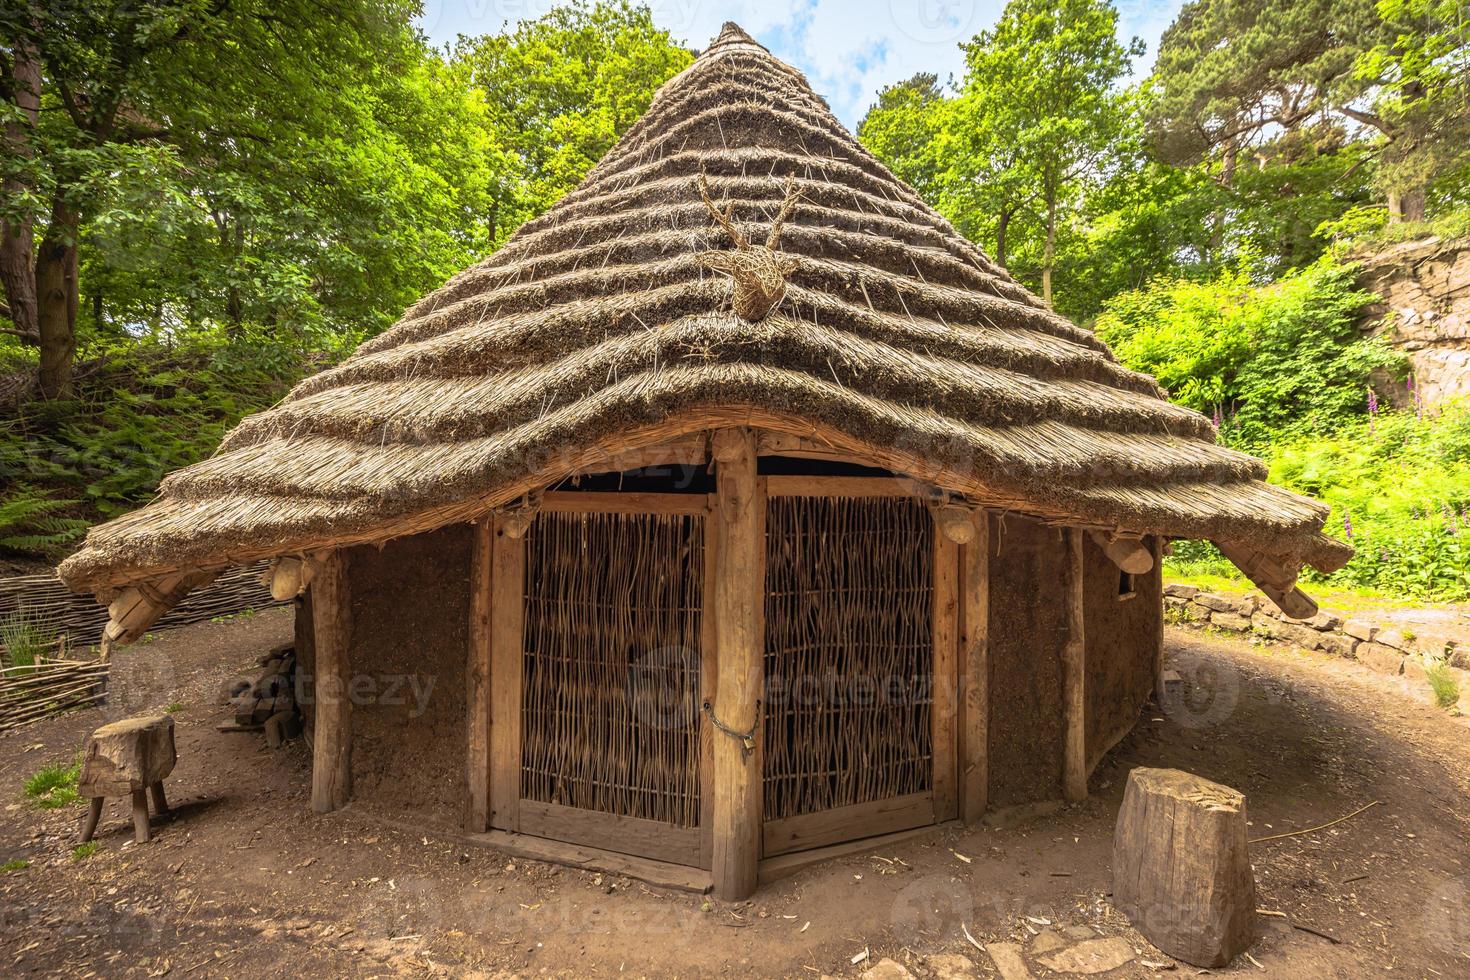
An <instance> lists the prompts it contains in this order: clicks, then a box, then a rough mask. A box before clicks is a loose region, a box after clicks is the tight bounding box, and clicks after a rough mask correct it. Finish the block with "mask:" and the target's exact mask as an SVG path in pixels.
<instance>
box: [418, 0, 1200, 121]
mask: <svg viewBox="0 0 1470 980" xmlns="http://www.w3.org/2000/svg"><path fill="white" fill-rule="evenodd" d="M555 2H556V0H426V2H425V10H424V16H423V18H422V25H423V27H424V30H425V32H426V33H428V35H429V37H431V38H432V39H433V40H435V41H436V42H438V43H441V44H442V43H446V42H450V41H453V40H454V37H455V35H456V34H489V33H496V32H498V31H500V30H502V29H503V26H504V25H505V24H507V23H514V22H515V21H518V20H523V19H526V18H533V17H537V16H540V15H541V14H543V13H545V12H546V11H547V10H549V9H550V8H551V7H552V6H553V5H554V4H555ZM646 2H647V3H648V6H649V8H650V9H652V11H653V15H654V20H655V21H656V22H657V23H658V24H660V25H661V26H663V27H665V28H667V29H668V30H669V32H670V33H672V34H673V35H674V36H675V37H677V38H679V39H680V40H681V41H682V42H684V43H685V44H687V45H689V46H690V47H691V48H694V49H695V50H698V49H701V48H703V47H704V46H705V45H707V44H708V43H709V42H710V41H711V40H712V39H713V38H714V37H715V35H716V34H718V33H719V31H720V26H721V25H722V24H723V23H724V22H725V21H728V20H733V21H735V22H736V23H738V24H739V25H740V26H741V27H743V28H745V30H746V31H748V32H749V33H750V34H751V35H753V36H754V37H755V38H756V40H758V41H760V42H761V43H762V44H764V45H766V47H768V48H770V49H771V51H772V53H774V54H775V55H776V56H777V57H779V58H781V59H783V60H785V61H787V62H790V63H791V64H793V65H795V66H796V67H797V68H799V69H801V70H802V71H803V72H805V73H806V75H807V78H808V79H809V80H810V81H811V83H812V87H813V88H814V89H816V90H817V92H819V93H820V94H821V95H823V96H825V97H826V99H827V101H828V102H830V103H831V105H832V109H833V111H834V112H835V113H836V114H837V116H838V118H840V119H841V120H842V121H843V122H844V123H846V124H847V125H848V126H850V127H855V126H856V125H857V122H858V120H859V119H861V118H862V115H863V113H864V112H865V111H866V110H867V108H868V106H870V105H871V104H872V102H873V99H874V97H875V96H876V95H877V93H878V90H879V89H880V88H882V87H883V86H885V85H891V84H892V83H894V82H898V81H902V80H903V79H905V78H910V77H912V76H913V75H915V74H916V73H918V72H923V71H927V72H933V73H935V74H937V75H938V76H939V77H940V79H941V80H943V79H945V78H947V77H949V76H950V75H952V74H953V75H959V74H961V73H962V72H963V70H964V58H963V55H962V54H961V53H960V49H959V45H960V43H961V42H962V41H966V40H969V38H971V37H973V36H974V35H975V34H976V33H977V32H979V31H981V30H983V29H985V28H987V27H989V26H990V25H992V24H994V23H995V21H996V19H997V18H998V17H999V16H1000V13H1001V10H1002V9H1003V7H1004V3H1003V0H722V2H719V3H715V2H712V0H646ZM1116 2H1117V6H1118V12H1119V17H1120V22H1121V23H1120V30H1119V33H1120V34H1122V35H1123V37H1124V38H1125V39H1126V38H1129V37H1132V36H1135V35H1137V36H1139V37H1142V38H1143V39H1144V41H1145V42H1146V43H1147V44H1148V48H1149V52H1148V55H1147V56H1146V57H1145V58H1144V59H1143V60H1142V62H1140V64H1139V65H1138V66H1137V70H1138V71H1139V72H1140V73H1141V72H1143V71H1146V70H1147V68H1148V66H1149V65H1151V64H1152V62H1153V53H1154V50H1155V48H1157V46H1158V39H1159V35H1160V34H1161V33H1162V32H1163V30H1164V29H1165V28H1166V27H1168V26H1169V24H1170V23H1171V22H1172V21H1173V20H1174V17H1175V15H1176V14H1177V13H1178V11H1179V7H1180V5H1181V0H1116Z"/></svg>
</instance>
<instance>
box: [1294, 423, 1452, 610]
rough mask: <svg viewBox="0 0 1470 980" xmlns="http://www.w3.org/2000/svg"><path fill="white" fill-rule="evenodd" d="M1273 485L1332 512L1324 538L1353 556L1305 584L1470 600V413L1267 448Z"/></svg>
mask: <svg viewBox="0 0 1470 980" xmlns="http://www.w3.org/2000/svg"><path fill="white" fill-rule="evenodd" d="M1266 455H1267V457H1268V462H1269V463H1270V465H1271V480H1272V482H1275V483H1280V484H1282V485H1283V486H1286V487H1289V488H1291V489H1293V490H1297V491H1299V492H1301V493H1306V494H1310V495H1312V496H1314V497H1317V498H1318V499H1320V500H1322V501H1324V502H1325V503H1327V504H1329V505H1330V506H1331V507H1332V513H1331V516H1330V517H1329V518H1328V528H1327V529H1328V531H1329V532H1330V533H1332V534H1333V535H1335V536H1337V537H1341V538H1345V539H1347V540H1349V541H1350V542H1351V543H1352V545H1353V547H1354V548H1355V549H1356V554H1354V556H1353V558H1352V560H1351V561H1350V562H1348V564H1347V566H1346V567H1345V568H1343V569H1342V570H1341V571H1339V572H1337V573H1335V574H1333V575H1330V576H1322V575H1319V574H1317V573H1315V572H1311V571H1308V572H1307V573H1306V574H1305V576H1304V578H1306V580H1307V581H1324V580H1325V581H1327V582H1330V583H1332V584H1336V585H1342V586H1349V587H1355V588H1373V589H1377V590H1379V591H1383V592H1390V593H1394V594H1397V595H1403V596H1409V597H1413V598H1418V599H1431V600H1461V599H1465V598H1470V410H1467V408H1466V406H1463V405H1458V404H1449V405H1445V406H1443V408H1442V409H1441V410H1440V411H1439V412H1438V413H1437V414H1436V413H1433V412H1426V413H1424V415H1423V416H1422V417H1421V416H1420V415H1417V414H1415V413H1413V412H1380V413H1379V414H1378V415H1377V416H1375V417H1373V418H1371V419H1364V420H1362V421H1358V422H1354V423H1351V424H1348V425H1344V426H1343V427H1342V428H1341V429H1340V430H1339V432H1338V433H1337V434H1336V435H1335V436H1332V437H1330V438H1299V439H1295V440H1290V441H1285V442H1282V443H1280V444H1278V445H1275V446H1272V447H1270V449H1269V450H1268V452H1267V454H1266Z"/></svg>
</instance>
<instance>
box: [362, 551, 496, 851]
mask: <svg viewBox="0 0 1470 980" xmlns="http://www.w3.org/2000/svg"><path fill="white" fill-rule="evenodd" d="M472 542H473V534H472V531H471V529H470V527H469V526H468V525H456V526H453V527H448V528H443V529H441V530H438V531H433V532H430V533H428V534H420V535H415V536H413V537H408V538H401V539H399V540H396V541H390V542H389V543H388V544H387V545H386V546H385V547H384V548H383V549H382V550H381V551H379V550H378V549H377V548H376V547H371V546H368V547H360V548H353V549H351V550H350V551H349V552H348V554H347V563H348V576H349V582H350V588H351V595H352V674H353V683H354V684H356V685H357V687H356V689H355V690H353V691H352V699H353V709H352V710H353V715H352V727H353V744H352V782H353V787H352V795H353V798H354V799H356V800H359V801H362V802H365V803H369V804H371V805H375V806H384V807H390V808H394V809H398V810H412V811H415V813H416V814H419V815H422V816H423V817H424V818H426V819H429V820H432V821H434V822H437V823H442V824H445V825H456V826H457V825H458V824H459V823H460V821H461V820H462V819H463V811H464V800H465V792H466V787H465V775H464V758H465V710H466V709H465V697H464V677H465V665H466V657H467V655H468V650H469V621H470V608H469V603H470V593H469V581H470V552H471V546H472Z"/></svg>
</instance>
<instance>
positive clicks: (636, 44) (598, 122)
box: [453, 0, 694, 242]
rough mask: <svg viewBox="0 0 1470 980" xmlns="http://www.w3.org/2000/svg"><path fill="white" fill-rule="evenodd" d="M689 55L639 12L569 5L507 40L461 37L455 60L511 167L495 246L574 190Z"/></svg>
mask: <svg viewBox="0 0 1470 980" xmlns="http://www.w3.org/2000/svg"><path fill="white" fill-rule="evenodd" d="M693 59H694V55H693V53H692V52H690V51H688V50H686V49H685V48H683V47H681V46H680V45H679V44H677V43H676V42H675V41H674V39H673V38H672V37H671V36H670V34H669V32H668V31H666V30H664V29H662V28H660V27H658V26H657V25H656V24H654V22H653V14H652V12H651V11H650V10H649V9H648V8H647V7H646V6H633V5H631V4H629V3H628V2H627V0H619V2H616V3H602V2H599V3H596V4H588V3H584V2H576V3H571V4H568V5H565V6H559V7H554V8H552V10H551V11H550V12H549V13H547V14H546V15H545V16H543V17H540V18H538V19H536V20H530V21H524V22H522V23H521V24H519V25H517V27H516V29H515V30H514V31H512V32H510V33H506V34H497V35H486V36H483V37H477V38H461V39H460V43H459V44H458V45H457V46H456V48H455V51H454V56H453V61H454V63H455V65H456V66H457V67H458V68H462V69H463V70H465V71H466V72H467V77H468V80H469V82H470V84H472V85H473V86H474V87H475V88H476V89H477V90H478V91H479V92H480V93H481V94H482V95H483V98H484V99H485V103H486V107H487V113H488V117H489V126H490V128H491V131H492V132H493V133H494V134H495V137H496V138H497V139H498V140H500V141H502V142H503V145H504V146H505V147H506V148H507V149H508V151H509V153H510V155H511V158H512V159H513V160H514V161H515V165H514V167H513V168H512V169H511V170H510V171H509V172H508V173H506V174H505V175H504V176H503V177H502V178H501V179H500V180H499V181H498V183H497V186H496V187H495V188H494V189H493V191H492V201H491V204H490V216H489V221H490V226H491V234H492V238H493V239H494V240H495V241H497V242H498V241H502V240H504V238H505V237H507V236H508V235H509V234H510V233H511V232H513V231H514V230H515V229H516V228H517V227H519V226H520V225H521V224H522V223H523V222H525V221H526V220H527V219H529V218H532V217H534V216H536V215H538V214H540V213H541V212H543V211H545V210H546V209H547V208H549V207H550V206H551V205H552V204H554V203H555V202H556V200H557V199H558V198H560V197H561V196H562V195H563V194H565V193H566V192H567V191H569V190H571V189H572V188H573V187H575V186H576V185H577V183H578V182H579V181H581V179H582V177H583V176H585V175H586V173H587V171H589V170H590V169H592V167H593V165H594V164H596V163H597V161H598V160H600V159H601V158H602V156H603V155H604V154H605V153H606V152H607V151H608V150H609V149H611V148H612V145H613V143H615V142H616V141H617V139H618V137H620V136H622V135H623V133H625V132H627V131H628V129H629V127H631V126H632V125H633V123H635V122H637V120H638V117H639V116H641V115H643V113H644V112H645V111H647V109H648V106H649V104H650V103H651V102H652V101H653V95H654V92H656V91H657V90H658V87H659V86H660V85H662V84H663V83H664V82H665V81H667V80H668V79H669V78H671V77H673V76H674V75H675V74H677V73H678V72H680V71H681V70H683V69H684V68H685V67H687V66H688V65H689V64H690V62H691V61H693Z"/></svg>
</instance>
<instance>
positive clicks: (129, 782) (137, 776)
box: [77, 715, 178, 844]
mask: <svg viewBox="0 0 1470 980" xmlns="http://www.w3.org/2000/svg"><path fill="white" fill-rule="evenodd" d="M177 759H178V755H177V754H176V753H175V752H174V720H173V718H172V717H170V716H169V715H152V716H145V717H142V718H125V719H123V720H122V721H115V722H113V723H112V724H110V725H103V726H102V727H101V728H99V729H97V730H96V731H95V732H93V733H92V737H91V738H89V739H87V748H86V750H85V752H84V753H83V756H82V774H81V777H80V778H79V779H78V780H77V792H78V793H79V794H80V795H82V796H87V797H90V798H91V802H92V805H91V808H90V809H89V810H88V811H87V820H86V823H85V824H84V825H83V826H82V842H83V843H86V842H87V841H89V840H91V839H92V835H93V834H95V833H96V832H97V821H98V820H99V819H100V818H101V816H102V804H103V802H104V800H105V799H106V797H109V796H131V797H132V798H133V839H134V840H136V841H137V842H138V843H139V844H144V843H147V841H148V838H149V827H148V796H149V794H151V795H152V796H153V810H154V813H155V814H157V815H160V816H161V815H163V814H165V813H168V799H167V798H166V797H165V796H164V795H163V780H164V777H166V776H167V775H168V774H169V773H171V772H173V771H174V762H175V761H177Z"/></svg>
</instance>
